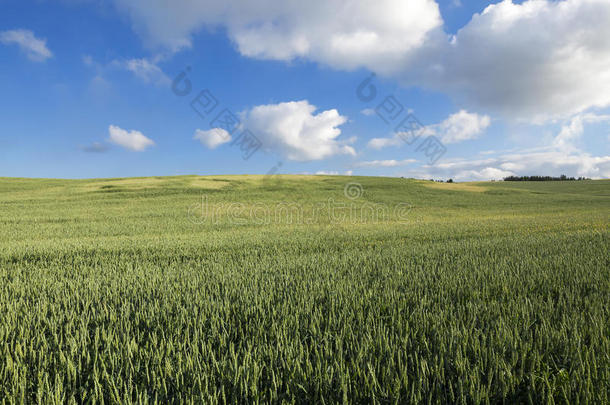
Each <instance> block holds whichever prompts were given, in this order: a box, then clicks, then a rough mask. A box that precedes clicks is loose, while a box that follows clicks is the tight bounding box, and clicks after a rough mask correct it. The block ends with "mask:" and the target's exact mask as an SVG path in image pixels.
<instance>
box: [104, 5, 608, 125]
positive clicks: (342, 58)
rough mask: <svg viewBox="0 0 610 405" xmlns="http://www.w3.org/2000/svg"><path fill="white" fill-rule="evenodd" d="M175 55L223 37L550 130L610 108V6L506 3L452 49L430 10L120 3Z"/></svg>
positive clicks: (490, 10)
mask: <svg viewBox="0 0 610 405" xmlns="http://www.w3.org/2000/svg"><path fill="white" fill-rule="evenodd" d="M115 2H116V3H117V5H118V8H119V9H120V10H123V11H124V12H126V13H127V14H128V15H129V16H130V18H131V20H132V23H133V27H134V29H135V30H136V31H137V32H138V33H140V34H141V36H142V37H143V38H144V39H145V40H146V41H147V42H148V43H150V44H152V45H160V46H163V47H165V48H167V49H170V50H172V51H175V50H178V49H180V48H183V47H188V46H190V44H191V35H192V34H193V33H195V32H197V31H199V30H201V29H202V28H204V27H207V28H215V27H224V28H226V30H227V33H228V35H229V36H230V37H231V39H232V40H233V41H234V42H235V44H236V45H237V48H238V50H239V52H241V54H242V55H244V56H248V57H253V58H262V59H275V60H293V59H297V58H305V59H309V60H313V61H315V62H319V63H323V64H326V65H329V66H332V67H335V68H338V69H353V68H358V67H365V68H368V69H371V70H374V71H376V72H377V73H380V74H383V75H386V76H389V77H393V78H396V79H399V80H400V81H401V82H402V83H404V84H406V85H419V86H425V87H428V88H432V89H436V90H440V91H442V92H445V93H448V94H450V95H451V96H452V97H454V98H455V99H456V100H457V101H458V102H459V103H460V105H464V106H468V107H469V108H472V109H476V110H478V111H481V110H488V111H490V112H494V113H498V114H501V115H503V116H505V117H509V118H514V119H520V120H530V121H537V122H542V121H545V120H548V119H552V118H557V117H562V118H565V117H567V116H570V115H572V114H575V113H579V112H582V111H585V110H587V109H588V108H591V107H604V106H608V105H610V68H609V66H610V2H608V1H607V0H562V1H550V0H527V1H524V2H522V3H521V4H515V3H513V2H512V1H511V0H504V1H501V2H499V3H497V4H492V5H489V6H488V7H487V8H485V10H484V11H483V12H482V13H480V14H475V15H474V16H473V17H472V19H471V21H470V22H469V23H468V24H466V25H465V26H464V27H463V28H462V29H460V30H459V31H458V32H457V34H456V35H455V36H453V37H452V38H448V36H447V35H446V34H445V32H443V21H442V18H441V16H440V12H439V8H438V5H437V4H436V2H435V1H433V0H380V1H376V2H371V1H366V0H345V1H341V2H335V1H331V2H329V1H326V0H312V1H309V2H301V1H296V0H288V1H280V0H261V1H257V2H251V1H247V0H228V1H225V2H217V1H211V0H204V1H197V2H195V1H186V0H183V1H176V2H172V4H171V6H168V5H167V2H166V1H164V0H152V1H148V0H146V1H145V0H130V1H128V0H115Z"/></svg>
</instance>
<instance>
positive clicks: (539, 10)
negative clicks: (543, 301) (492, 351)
mask: <svg viewBox="0 0 610 405" xmlns="http://www.w3.org/2000/svg"><path fill="white" fill-rule="evenodd" d="M492 3H494V4H493V5H490V2H485V1H468V2H466V1H462V2H459V1H454V0H451V1H438V2H435V1H433V0H381V1H376V2H370V1H366V0H344V1H338V2H328V1H322V0H312V1H310V2H308V3H307V4H306V5H303V4H301V2H293V1H279V0H260V1H259V2H247V1H245V0H229V1H224V2H218V1H210V0H202V1H200V2H186V1H175V2H166V1H162V0H153V1H144V0H133V1H127V0H112V1H111V0H108V1H102V0H99V1H95V0H90V1H87V0H80V1H77V0H71V1H68V0H64V1H24V0H20V1H17V0H0V61H1V62H0V86H1V87H0V88H1V89H2V95H1V98H0V176H15V177H58V178H89V177H126V176H152V175H178V174H202V175H206V174H246V173H257V174H265V173H268V172H269V171H275V172H277V173H295V174H296V173H311V174H315V173H333V174H354V175H387V176H405V177H417V178H438V179H446V178H450V177H451V178H454V179H456V180H462V181H466V180H489V179H499V178H502V177H504V176H507V175H511V174H517V175H559V174H564V173H565V174H568V175H572V176H586V177H592V178H608V177H610V148H609V146H608V145H609V141H610V108H608V107H609V106H610V28H609V27H610V4H608V2H607V1H604V0H582V1H576V0H564V1H521V2H510V1H503V2H492ZM168 4H169V5H168ZM187 67H188V69H189V70H188V74H187V76H186V78H187V79H188V80H189V81H190V83H191V88H192V89H191V92H190V93H189V94H188V95H184V96H179V95H177V94H175V92H174V91H172V85H173V82H174V79H175V78H176V77H177V76H178V75H179V74H180V73H181V72H185V71H186V69H187ZM372 73H374V74H375V76H374V77H373V79H372V81H371V82H370V85H371V86H374V88H375V91H376V97H375V98H374V99H372V100H370V101H367V100H366V97H363V93H362V91H360V92H359V91H358V89H359V85H360V84H361V83H362V82H363V80H365V79H367V78H370V77H372V76H371V74H372ZM177 84H179V85H184V82H180V83H177ZM180 88H181V87H180ZM363 89H364V90H366V92H368V91H370V89H371V88H370V87H369V86H368V84H367V83H365V85H363V86H362V88H361V90H363ZM203 90H208V93H205V94H209V95H211V96H212V97H213V98H214V100H215V102H214V103H213V104H214V105H216V107H215V108H214V110H213V111H212V112H211V113H210V114H209V116H206V117H205V118H202V117H201V116H200V115H199V114H197V112H195V111H194V109H193V108H192V107H191V102H192V101H193V100H194V99H195V98H196V97H197V96H198V95H199V94H200V92H201V91H203ZM367 94H368V93H367ZM359 95H360V96H359ZM200 100H201V99H200ZM211 106H212V104H209V105H208V108H211ZM227 111H228V112H230V113H231V114H232V115H233V116H234V117H236V118H237V119H239V124H238V125H234V126H227V125H228V124H227V123H226V122H225V123H224V124H223V123H222V122H223V121H224V120H222V119H219V120H216V121H215V122H214V123H212V121H213V120H214V118H215V117H216V116H217V115H219V114H220V113H226V112H227ZM222 117H224V115H221V118H222ZM407 118H408V119H409V120H408V121H405V122H408V123H409V125H410V126H409V127H405V126H401V127H399V124H400V122H402V121H403V120H405V119H407ZM384 119H385V120H384ZM386 121H387V122H386ZM225 126H226V128H225ZM233 130H234V131H233ZM244 131H248V132H245V135H244ZM242 141H248V142H250V143H247V144H246V143H243V142H242ZM257 146H258V149H257ZM240 147H241V148H240ZM245 157H248V158H247V159H245Z"/></svg>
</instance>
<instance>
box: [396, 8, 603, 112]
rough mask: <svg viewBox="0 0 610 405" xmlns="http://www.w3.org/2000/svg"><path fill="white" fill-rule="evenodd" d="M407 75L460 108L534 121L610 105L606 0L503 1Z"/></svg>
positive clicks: (428, 50) (429, 50)
mask: <svg viewBox="0 0 610 405" xmlns="http://www.w3.org/2000/svg"><path fill="white" fill-rule="evenodd" d="M419 62H421V63H419V65H418V66H417V69H415V70H417V72H414V69H413V67H411V68H407V69H405V70H404V71H403V75H404V76H403V77H405V78H407V80H406V81H407V82H409V83H410V84H422V83H426V84H427V85H428V86H429V87H432V88H435V89H437V90H440V91H443V92H448V93H450V94H451V95H452V96H454V97H455V98H456V99H457V100H458V101H459V102H460V104H463V105H467V106H470V107H471V108H475V109H487V110H489V111H493V112H497V113H499V114H501V115H503V116H505V117H509V118H512V119H518V120H527V121H533V122H543V121H546V120H549V119H554V118H565V117H568V116H570V115H572V114H575V113H579V112H582V111H585V110H587V109H589V108H591V107H604V106H608V105H610V2H609V1H608V0H562V1H549V0H528V1H524V2H522V3H521V4H516V3H513V2H512V1H511V0H504V1H502V2H499V3H497V4H492V5H490V6H488V7H487V8H486V9H485V10H484V11H483V12H482V13H481V14H475V15H474V16H473V18H472V20H471V21H470V22H469V23H468V24H467V25H466V26H465V27H463V28H462V29H460V30H459V31H458V33H457V34H456V35H455V36H454V37H453V38H452V40H451V41H448V42H447V41H445V42H444V43H437V44H436V45H434V44H432V43H429V44H428V46H427V48H426V50H425V51H424V52H422V54H421V58H420V59H419Z"/></svg>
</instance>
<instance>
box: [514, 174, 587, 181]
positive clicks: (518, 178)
mask: <svg viewBox="0 0 610 405" xmlns="http://www.w3.org/2000/svg"><path fill="white" fill-rule="evenodd" d="M581 180H591V179H588V178H586V177H578V178H576V177H568V176H566V175H565V174H562V175H561V176H559V177H552V176H508V177H505V178H504V181H581Z"/></svg>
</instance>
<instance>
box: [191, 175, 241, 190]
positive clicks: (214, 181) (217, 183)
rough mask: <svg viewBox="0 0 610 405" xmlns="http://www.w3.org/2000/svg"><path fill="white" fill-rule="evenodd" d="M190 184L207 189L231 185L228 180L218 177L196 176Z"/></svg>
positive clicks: (217, 188) (218, 188)
mask: <svg viewBox="0 0 610 405" xmlns="http://www.w3.org/2000/svg"><path fill="white" fill-rule="evenodd" d="M189 185H190V186H192V187H196V188H204V189H206V190H220V189H221V188H225V187H227V186H230V185H231V182H230V181H228V180H221V179H219V178H216V177H196V178H194V179H192V180H191V181H190V182H189Z"/></svg>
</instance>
